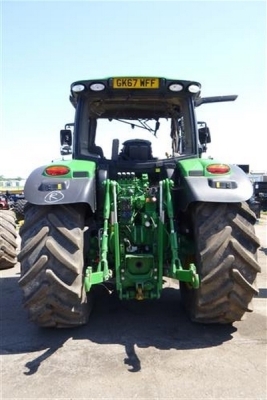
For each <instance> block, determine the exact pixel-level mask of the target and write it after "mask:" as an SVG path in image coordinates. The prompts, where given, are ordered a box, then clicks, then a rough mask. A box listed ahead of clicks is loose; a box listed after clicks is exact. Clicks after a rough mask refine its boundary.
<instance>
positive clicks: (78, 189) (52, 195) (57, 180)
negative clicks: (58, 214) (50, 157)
mask: <svg viewBox="0 0 267 400" xmlns="http://www.w3.org/2000/svg"><path fill="white" fill-rule="evenodd" d="M79 164H80V165H79ZM84 164H85V162H84V161H83V162H79V161H69V162H67V163H65V162H60V164H57V165H65V166H66V165H67V166H68V167H70V174H68V175H64V176H62V175H61V176H47V175H46V174H44V171H45V169H46V168H47V167H48V166H47V165H44V166H41V167H39V168H37V169H35V170H34V171H33V172H32V173H31V174H30V175H29V177H28V178H27V180H26V183H25V187H24V194H25V199H26V200H27V201H28V202H29V203H32V204H36V205H56V204H57V205H58V204H74V203H87V204H89V206H90V207H91V210H92V212H95V211H96V179H95V163H93V162H90V165H89V162H87V163H86V164H88V165H86V166H85V165H84ZM77 166H79V167H80V168H75V167H77ZM84 167H86V168H84ZM88 167H90V168H88Z"/></svg>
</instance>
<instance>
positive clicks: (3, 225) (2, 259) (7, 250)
mask: <svg viewBox="0 0 267 400" xmlns="http://www.w3.org/2000/svg"><path fill="white" fill-rule="evenodd" d="M17 237H18V234H17V230H16V217H15V213H14V212H13V211H10V210H1V211H0V269H6V268H12V267H14V266H15V265H16V264H17V247H18V245H17Z"/></svg>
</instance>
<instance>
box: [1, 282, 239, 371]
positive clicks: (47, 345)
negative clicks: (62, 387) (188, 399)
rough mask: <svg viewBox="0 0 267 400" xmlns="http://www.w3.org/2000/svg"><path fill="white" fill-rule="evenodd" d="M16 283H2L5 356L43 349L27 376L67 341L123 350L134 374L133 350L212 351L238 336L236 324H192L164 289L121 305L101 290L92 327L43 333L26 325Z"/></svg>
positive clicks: (176, 293)
mask: <svg viewBox="0 0 267 400" xmlns="http://www.w3.org/2000/svg"><path fill="white" fill-rule="evenodd" d="M17 281H18V277H13V278H2V279H1V308H2V310H1V311H2V312H1V337H2V343H1V354H5V355H8V354H20V353H32V352H38V351H42V350H44V352H43V353H42V354H41V355H38V357H36V358H35V359H33V360H32V361H31V362H28V363H27V364H26V367H27V368H28V369H29V371H27V372H26V374H27V375H31V374H34V373H35V372H36V371H37V370H38V368H39V366H40V364H41V363H42V362H43V361H44V360H46V359H47V358H49V357H51V356H52V355H53V354H54V353H55V352H56V351H57V350H58V349H59V348H60V347H62V346H63V345H64V343H65V342H66V341H67V340H69V339H73V340H88V341H90V342H92V343H96V344H98V345H102V344H118V345H121V346H123V347H124V348H125V353H126V358H125V360H124V363H125V364H127V365H128V366H129V371H132V372H136V371H139V370H140V369H141V365H140V360H139V359H138V357H137V355H136V353H135V346H138V347H139V348H147V347H155V348H157V349H161V350H167V349H176V350H186V349H199V348H205V347H213V346H218V345H220V344H222V343H223V342H226V341H228V340H231V339H232V334H233V333H234V332H235V331H236V328H235V327H233V326H232V325H227V326H226V325H225V326H224V325H218V326H217V325H199V324H193V323H191V322H190V321H189V320H188V318H187V316H186V314H185V312H184V310H183V308H182V306H181V302H180V293H179V290H178V289H174V288H171V287H169V288H165V289H164V290H163V293H162V297H161V299H159V300H155V301H146V302H122V301H120V300H119V299H118V298H117V297H116V296H115V295H109V294H108V292H107V290H106V289H105V288H104V287H102V288H101V289H100V290H99V291H98V293H97V296H96V300H97V301H96V304H95V307H94V310H93V312H92V314H91V317H90V321H89V324H88V325H86V326H84V327H80V328H73V329H57V330H54V329H47V328H46V329H41V328H38V327H36V326H35V325H34V324H33V323H31V322H29V321H28V319H27V313H26V312H25V310H24V309H23V308H22V305H21V304H22V301H21V293H20V289H19V287H18V282H17Z"/></svg>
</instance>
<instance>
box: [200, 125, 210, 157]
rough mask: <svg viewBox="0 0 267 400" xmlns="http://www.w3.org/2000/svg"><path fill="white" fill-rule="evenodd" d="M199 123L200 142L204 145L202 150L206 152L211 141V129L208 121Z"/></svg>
mask: <svg viewBox="0 0 267 400" xmlns="http://www.w3.org/2000/svg"><path fill="white" fill-rule="evenodd" d="M198 125H199V128H198V137H199V142H200V144H201V146H202V152H205V151H207V143H210V142H211V137H210V130H209V128H208V126H207V124H206V122H198Z"/></svg>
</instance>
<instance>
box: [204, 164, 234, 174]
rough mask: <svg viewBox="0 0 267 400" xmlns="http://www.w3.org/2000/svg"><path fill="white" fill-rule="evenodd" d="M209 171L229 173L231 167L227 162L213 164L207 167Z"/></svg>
mask: <svg viewBox="0 0 267 400" xmlns="http://www.w3.org/2000/svg"><path fill="white" fill-rule="evenodd" d="M207 171H208V172H210V173H211V174H227V173H228V172H229V171H230V167H229V165H226V164H211V165H209V166H208V167H207Z"/></svg>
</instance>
